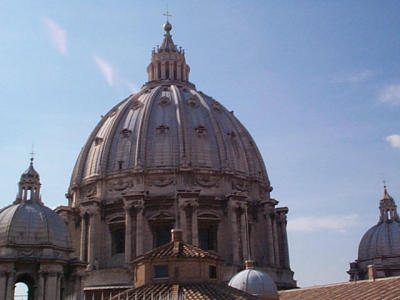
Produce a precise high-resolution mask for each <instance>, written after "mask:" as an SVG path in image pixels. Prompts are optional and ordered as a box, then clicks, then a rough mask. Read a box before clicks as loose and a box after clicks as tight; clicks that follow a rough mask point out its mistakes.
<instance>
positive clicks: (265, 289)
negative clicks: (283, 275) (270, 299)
mask: <svg viewBox="0 0 400 300" xmlns="http://www.w3.org/2000/svg"><path fill="white" fill-rule="evenodd" d="M228 285H229V286H231V287H234V288H236V289H239V290H242V291H244V292H247V293H249V294H252V295H255V296H278V291H277V288H276V285H275V283H274V281H273V280H272V278H271V277H270V276H269V275H268V274H267V273H265V272H262V271H260V270H255V269H254V268H252V267H248V268H247V269H246V270H243V271H241V272H239V273H237V274H236V275H235V276H233V277H232V279H231V280H230V281H229V283H228Z"/></svg>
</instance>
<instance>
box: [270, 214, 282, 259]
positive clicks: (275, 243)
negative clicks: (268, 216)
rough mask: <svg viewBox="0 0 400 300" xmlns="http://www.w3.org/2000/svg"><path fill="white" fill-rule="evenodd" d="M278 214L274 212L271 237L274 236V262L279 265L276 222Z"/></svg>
mask: <svg viewBox="0 0 400 300" xmlns="http://www.w3.org/2000/svg"><path fill="white" fill-rule="evenodd" d="M277 217H278V215H277V214H276V213H275V214H274V217H273V221H272V230H273V237H274V255H275V264H276V265H278V266H279V265H280V262H281V260H280V257H279V240H278V230H277V227H278V224H277V222H276V219H277Z"/></svg>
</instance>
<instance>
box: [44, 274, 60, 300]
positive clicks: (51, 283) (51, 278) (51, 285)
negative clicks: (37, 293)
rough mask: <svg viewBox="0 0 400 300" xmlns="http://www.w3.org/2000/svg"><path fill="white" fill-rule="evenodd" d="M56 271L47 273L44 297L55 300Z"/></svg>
mask: <svg viewBox="0 0 400 300" xmlns="http://www.w3.org/2000/svg"><path fill="white" fill-rule="evenodd" d="M57 275H58V274H57V273H55V272H50V273H47V277H46V288H45V299H54V300H57Z"/></svg>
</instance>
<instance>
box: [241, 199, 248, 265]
mask: <svg viewBox="0 0 400 300" xmlns="http://www.w3.org/2000/svg"><path fill="white" fill-rule="evenodd" d="M240 226H241V230H240V231H241V234H242V249H243V260H248V259H249V258H250V257H249V252H248V250H249V247H248V241H247V234H248V233H247V207H246V205H242V206H241V216H240Z"/></svg>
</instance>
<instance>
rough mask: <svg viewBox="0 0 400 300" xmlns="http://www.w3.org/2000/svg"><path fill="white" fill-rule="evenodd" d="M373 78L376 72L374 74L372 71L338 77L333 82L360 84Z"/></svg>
mask: <svg viewBox="0 0 400 300" xmlns="http://www.w3.org/2000/svg"><path fill="white" fill-rule="evenodd" d="M372 76H374V72H372V71H371V70H364V71H361V72H357V73H354V74H349V75H346V76H341V77H337V78H334V79H333V82H337V83H358V82H362V81H365V80H367V79H369V78H371V77H372Z"/></svg>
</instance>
